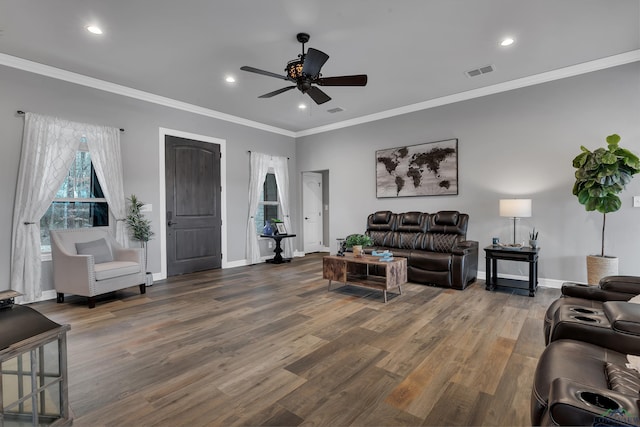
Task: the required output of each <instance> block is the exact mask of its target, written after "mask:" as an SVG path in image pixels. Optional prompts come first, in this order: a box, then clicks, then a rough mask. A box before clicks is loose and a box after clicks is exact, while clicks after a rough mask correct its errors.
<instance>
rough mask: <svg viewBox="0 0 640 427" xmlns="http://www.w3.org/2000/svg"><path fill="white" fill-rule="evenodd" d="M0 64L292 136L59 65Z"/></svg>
mask: <svg viewBox="0 0 640 427" xmlns="http://www.w3.org/2000/svg"><path fill="white" fill-rule="evenodd" d="M0 65H6V66H7V67H11V68H17V69H19V70H23V71H28V72H31V73H35V74H40V75H42V76H46V77H51V78H54V79H58V80H64V81H67V82H70V83H75V84H78V85H81V86H87V87H90V88H94V89H98V90H102V91H105V92H110V93H114V94H116V95H122V96H127V97H129V98H134V99H138V100H140V101H145V102H150V103H153V104H158V105H162V106H164V107H170V108H175V109H177V110H182V111H187V112H189V113H194V114H199V115H201V116H206V117H212V118H214V119H219V120H224V121H226V122H230V123H235V124H238V125H242V126H247V127H251V128H255V129H260V130H264V131H267V132H272V133H277V134H280V135H284V136H289V137H292V138H294V137H295V132H292V131H290V130H287V129H281V128H278V127H275V126H270V125H266V124H264V123H260V122H255V121H253V120H248V119H244V118H242V117H237V116H232V115H231V114H226V113H221V112H220V111H215V110H211V109H209V108H204V107H199V106H197V105H193V104H189V103H186V102H182V101H177V100H175V99H171V98H167V97H164V96H160V95H155V94H153V93H150V92H145V91H142V90H138V89H133V88H130V87H127V86H122V85H119V84H115V83H111V82H107V81H104V80H100V79H96V78H93V77H88V76H85V75H83V74H78V73H74V72H71V71H67V70H62V69H60V68H55V67H51V66H49V65H45V64H40V63H38V62H33V61H29V60H27V59H22V58H18V57H16V56H11V55H7V54H4V53H0Z"/></svg>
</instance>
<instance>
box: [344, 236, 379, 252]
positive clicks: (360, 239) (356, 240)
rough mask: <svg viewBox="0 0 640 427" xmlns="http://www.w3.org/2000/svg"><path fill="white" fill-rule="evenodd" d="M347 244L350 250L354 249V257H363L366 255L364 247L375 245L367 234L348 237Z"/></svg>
mask: <svg viewBox="0 0 640 427" xmlns="http://www.w3.org/2000/svg"><path fill="white" fill-rule="evenodd" d="M345 244H346V246H347V247H348V248H352V250H353V256H356V257H361V256H363V255H364V250H363V247H364V246H371V245H373V240H371V237H369V236H367V235H366V234H352V235H350V236H348V237H347V240H346V241H345Z"/></svg>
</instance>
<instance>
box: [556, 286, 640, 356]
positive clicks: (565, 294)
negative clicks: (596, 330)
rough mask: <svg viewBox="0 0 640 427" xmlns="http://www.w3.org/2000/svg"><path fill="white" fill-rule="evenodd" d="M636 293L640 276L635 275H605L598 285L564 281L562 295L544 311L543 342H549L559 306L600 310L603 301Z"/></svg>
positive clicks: (627, 298)
mask: <svg viewBox="0 0 640 427" xmlns="http://www.w3.org/2000/svg"><path fill="white" fill-rule="evenodd" d="M636 295H640V277H637V276H607V277H604V278H603V279H602V280H600V283H599V284H598V286H590V285H585V284H581V283H574V282H565V283H564V284H563V285H562V296H561V297H560V298H558V299H557V300H555V301H554V302H553V303H551V305H550V306H549V308H548V309H547V311H546V313H545V318H544V339H545V344H549V342H550V341H549V332H550V329H551V322H552V321H553V318H554V314H555V313H556V312H557V311H558V310H559V309H560V307H564V306H572V307H584V308H587V309H593V310H596V311H601V310H602V304H603V303H604V302H605V301H628V300H630V299H631V298H633V297H634V296H636Z"/></svg>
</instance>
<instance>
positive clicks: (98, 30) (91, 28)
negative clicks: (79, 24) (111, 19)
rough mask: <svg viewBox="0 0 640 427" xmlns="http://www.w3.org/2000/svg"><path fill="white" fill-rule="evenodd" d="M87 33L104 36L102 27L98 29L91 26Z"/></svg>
mask: <svg viewBox="0 0 640 427" xmlns="http://www.w3.org/2000/svg"><path fill="white" fill-rule="evenodd" d="M87 31H89V32H90V33H93V34H102V30H101V29H100V27H97V26H95V25H89V26H88V27H87Z"/></svg>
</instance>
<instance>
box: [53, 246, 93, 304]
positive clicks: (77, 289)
mask: <svg viewBox="0 0 640 427" xmlns="http://www.w3.org/2000/svg"><path fill="white" fill-rule="evenodd" d="M53 256H54V259H53V284H54V287H55V289H56V291H57V292H61V293H64V292H67V293H71V294H76V295H88V292H89V284H90V283H91V282H93V280H94V279H95V269H94V265H95V263H94V258H93V255H71V254H68V253H66V252H63V251H60V250H58V251H57V253H56V254H55V255H53Z"/></svg>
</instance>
